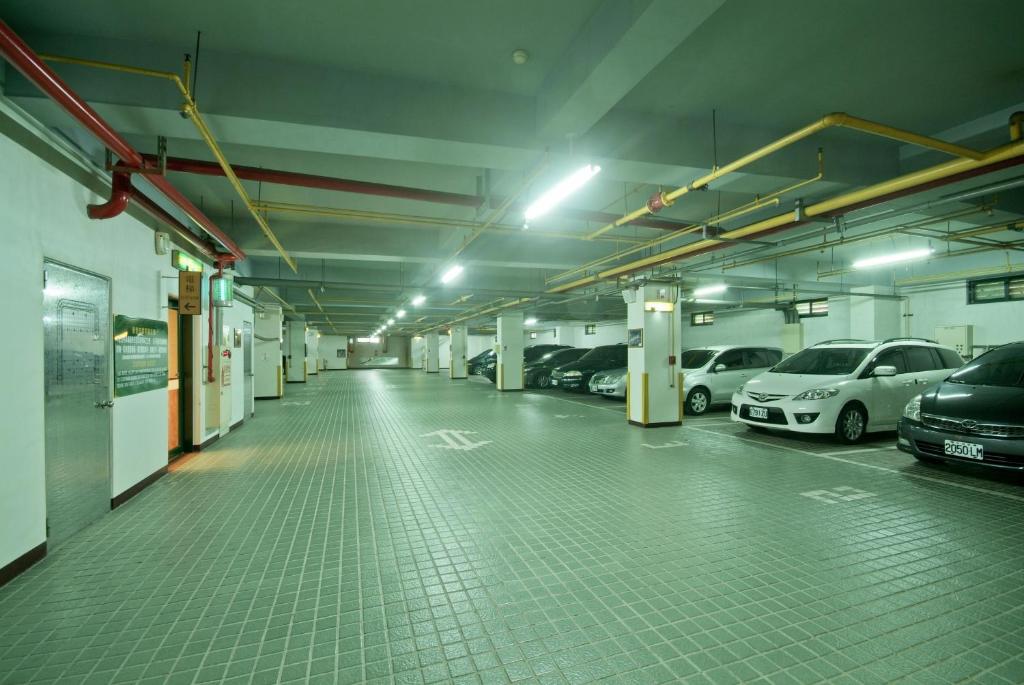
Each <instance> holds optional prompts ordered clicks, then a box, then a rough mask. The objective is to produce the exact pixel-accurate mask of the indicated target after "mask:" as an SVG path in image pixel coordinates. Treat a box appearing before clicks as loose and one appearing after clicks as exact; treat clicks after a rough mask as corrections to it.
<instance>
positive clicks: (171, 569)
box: [0, 371, 1024, 684]
mask: <svg viewBox="0 0 1024 685" xmlns="http://www.w3.org/2000/svg"><path fill="white" fill-rule="evenodd" d="M287 395H288V396H287V400H288V402H300V403H301V402H306V401H308V402H310V404H309V405H304V404H297V405H296V404H290V403H286V402H261V403H259V404H258V406H257V411H258V413H259V414H258V416H257V418H255V419H253V420H250V421H249V422H247V424H246V425H245V426H244V427H243V428H242V429H241V430H240V431H237V432H234V433H232V434H230V435H229V436H227V437H226V438H225V439H223V440H221V441H220V442H219V443H217V444H216V445H215V447H214V448H213V449H211V450H209V451H208V452H204V453H203V454H202V455H201V456H200V457H199V458H197V459H194V460H192V461H190V462H188V463H186V464H185V465H184V466H183V467H182V468H181V469H178V470H176V471H175V472H174V473H172V474H170V475H168V476H166V477H165V478H163V479H161V480H160V481H158V482H157V483H156V484H155V485H153V486H152V487H150V488H149V489H148V490H146V491H144V492H143V493H142V494H140V495H139V496H138V497H136V498H135V499H134V500H132V501H130V502H129V503H128V504H126V505H125V506H123V507H121V508H120V509H118V510H116V511H115V512H112V513H111V514H110V515H108V516H106V517H104V518H103V519H102V520H101V521H99V522H98V523H96V524H94V525H92V526H90V527H88V528H86V529H85V530H84V531H82V532H81V533H80V534H79V535H77V536H76V537H74V538H73V539H72V540H70V541H68V542H67V543H65V544H64V545H62V546H60V547H59V548H58V549H56V550H54V551H53V553H52V554H51V556H50V557H49V558H48V559H47V560H46V561H44V562H43V563H41V564H39V565H37V566H36V567H34V568H33V569H32V570H30V571H29V572H28V573H26V574H24V575H22V576H21V577H20V578H18V579H17V580H15V581H14V582H13V583H11V584H9V585H8V586H6V587H5V588H2V589H0V683H21V682H57V683H77V682H90V683H118V682H144V683H206V682H230V683H276V682H297V683H298V682H315V683H360V682H372V683H422V682H452V681H454V682H460V683H463V682H464V683H507V682H516V683H545V684H546V683H585V682H594V681H605V682H609V683H660V682H693V683H747V682H765V683H767V682H771V683H813V682H827V683H881V682H894V681H897V682H906V683H946V682H979V683H1020V682H1024V660H1022V659H1021V654H1022V653H1024V650H1022V645H1024V488H1021V487H1020V485H1019V483H1016V482H1013V481H1011V480H1008V479H1002V480H1001V479H999V478H996V477H991V476H988V477H979V476H977V475H975V474H974V473H970V472H964V471H959V470H956V469H944V468H939V469H934V468H930V467H924V466H918V465H916V464H914V463H913V462H912V460H910V459H909V458H908V457H907V456H906V455H903V454H901V453H897V452H894V451H892V450H889V449H886V448H887V447H888V446H889V444H890V443H888V441H886V440H882V441H881V442H878V443H876V444H877V445H878V446H879V447H880V448H881V449H878V450H873V451H868V452H857V453H846V450H847V449H848V448H844V447H842V446H839V445H835V444H834V443H828V442H820V443H819V442H814V441H811V442H809V443H805V442H801V441H794V440H792V439H785V440H782V439H780V438H778V437H776V436H770V435H769V436H766V435H762V434H758V433H752V432H749V431H745V430H743V429H740V428H738V427H734V426H731V425H729V424H728V423H726V420H727V415H725V414H721V413H718V414H711V415H709V416H707V417H705V418H700V419H693V420H690V421H688V422H687V424H686V425H685V426H684V427H682V428H678V429H675V428H671V429H657V430H647V431H645V430H641V429H637V428H631V427H627V426H626V425H625V423H624V417H623V416H622V412H621V405H615V404H614V403H607V406H601V405H597V406H589V405H588V404H587V403H583V404H577V403H574V402H567V401H565V400H569V399H572V398H571V397H569V396H565V395H558V394H546V395H539V394H530V393H520V394H516V393H507V394H501V393H497V392H495V391H494V389H493V386H489V385H483V384H479V383H467V382H452V381H449V380H448V379H447V378H444V377H441V376H426V375H425V374H422V373H419V372H411V371H359V372H343V373H335V374H329V375H323V374H322V375H321V376H320V377H319V378H315V379H311V382H310V383H309V384H307V385H306V386H295V385H289V386H288V388H287ZM559 417H562V418H559ZM443 429H449V430H458V431H475V433H463V434H461V435H462V438H459V437H458V436H454V434H445V435H438V434H436V431H438V430H443ZM430 433H435V434H434V435H427V434H430ZM486 441H490V442H486ZM480 442H484V443H486V444H483V445H481V446H477V447H472V448H465V447H466V446H467V445H475V444H476V443H480ZM669 442H678V443H683V444H682V445H678V446H671V447H668V448H664V449H653V448H651V447H646V446H645V443H646V444H647V445H653V446H659V445H663V444H666V443H669ZM451 445H455V446H458V447H459V449H454V448H452V447H450V446H451ZM835 453H846V456H842V454H840V456H839V458H840V459H842V460H839V461H837V460H836V459H834V458H829V456H827V455H835ZM823 455H825V456H823ZM877 467H881V468H877ZM837 488H842V489H841V490H836V489H837ZM850 488H852V489H853V490H850ZM821 491H825V493H826V494H825V495H821V494H820V493H821ZM809 492H812V493H819V494H818V496H816V497H811V496H807V495H806V494H805V493H809ZM830 492H831V493H839V494H844V493H845V494H847V495H848V494H849V493H850V492H866V493H870V494H871V496H870V497H860V498H856V499H843V498H841V497H836V496H833V495H829V494H828V493H830Z"/></svg>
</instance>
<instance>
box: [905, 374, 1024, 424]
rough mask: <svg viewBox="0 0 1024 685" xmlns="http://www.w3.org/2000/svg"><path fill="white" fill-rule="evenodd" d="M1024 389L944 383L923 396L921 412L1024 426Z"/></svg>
mask: <svg viewBox="0 0 1024 685" xmlns="http://www.w3.org/2000/svg"><path fill="white" fill-rule="evenodd" d="M1021 407H1024V388H1004V387H998V386H993V385H964V384H962V383H940V384H939V385H937V386H935V387H933V388H929V389H928V390H926V391H925V392H924V393H923V394H922V395H921V412H922V413H925V414H935V415H937V416H948V417H949V418H952V419H973V420H975V421H979V422H983V423H1009V424H1014V425H1020V424H1022V423H1024V419H1022V417H1021V414H1022V412H1021Z"/></svg>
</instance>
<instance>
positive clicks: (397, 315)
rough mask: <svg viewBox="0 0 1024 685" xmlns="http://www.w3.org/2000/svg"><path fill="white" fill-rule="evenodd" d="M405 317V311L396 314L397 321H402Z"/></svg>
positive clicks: (401, 310) (400, 310)
mask: <svg viewBox="0 0 1024 685" xmlns="http://www.w3.org/2000/svg"><path fill="white" fill-rule="evenodd" d="M403 316H405V310H404V309H399V310H398V311H397V312H395V318H396V319H401V318H402V317H403Z"/></svg>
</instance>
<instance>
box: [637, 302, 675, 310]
mask: <svg viewBox="0 0 1024 685" xmlns="http://www.w3.org/2000/svg"><path fill="white" fill-rule="evenodd" d="M644 309H645V310H647V311H649V312H670V311H672V310H674V309H675V305H674V304H672V303H671V302H644Z"/></svg>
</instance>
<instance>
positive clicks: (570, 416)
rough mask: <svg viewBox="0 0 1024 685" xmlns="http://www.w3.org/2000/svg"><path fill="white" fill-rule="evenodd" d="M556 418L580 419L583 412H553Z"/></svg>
mask: <svg viewBox="0 0 1024 685" xmlns="http://www.w3.org/2000/svg"><path fill="white" fill-rule="evenodd" d="M554 417H555V418H556V419H582V418H583V414H554Z"/></svg>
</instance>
